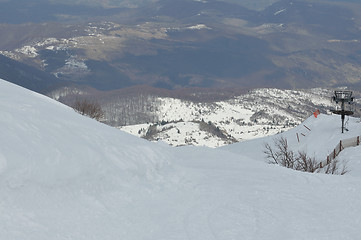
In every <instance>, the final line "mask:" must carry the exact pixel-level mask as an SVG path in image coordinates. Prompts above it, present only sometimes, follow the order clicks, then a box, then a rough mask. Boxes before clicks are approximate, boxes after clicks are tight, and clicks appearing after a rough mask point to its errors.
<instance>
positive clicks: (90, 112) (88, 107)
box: [73, 99, 104, 121]
mask: <svg viewBox="0 0 361 240" xmlns="http://www.w3.org/2000/svg"><path fill="white" fill-rule="evenodd" d="M73 108H74V109H75V111H77V112H78V113H80V114H82V115H86V116H88V117H91V118H94V119H96V120H98V121H100V120H101V119H102V118H104V112H103V110H102V108H101V106H100V104H98V103H96V102H90V101H89V100H86V99H83V100H79V99H78V100H76V101H75V103H74V105H73Z"/></svg>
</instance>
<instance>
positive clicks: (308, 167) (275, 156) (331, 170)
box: [263, 137, 347, 175]
mask: <svg viewBox="0 0 361 240" xmlns="http://www.w3.org/2000/svg"><path fill="white" fill-rule="evenodd" d="M263 152H264V153H265V154H266V158H267V159H268V163H270V164H278V165H281V166H283V167H287V168H291V169H294V170H298V171H302V172H311V173H313V172H322V173H326V174H340V175H343V174H345V173H346V172H347V169H346V164H345V163H344V164H343V166H342V168H341V169H340V162H339V161H338V160H337V159H334V160H332V161H331V162H330V163H329V164H327V165H326V166H324V167H323V168H321V167H320V162H319V161H317V160H316V159H315V158H314V157H310V156H308V155H307V153H306V152H302V151H298V152H297V153H295V152H294V151H293V150H291V149H290V147H289V146H288V143H287V139H286V138H284V137H280V138H277V139H275V140H274V146H271V145H270V144H268V143H267V144H265V149H264V151H263Z"/></svg>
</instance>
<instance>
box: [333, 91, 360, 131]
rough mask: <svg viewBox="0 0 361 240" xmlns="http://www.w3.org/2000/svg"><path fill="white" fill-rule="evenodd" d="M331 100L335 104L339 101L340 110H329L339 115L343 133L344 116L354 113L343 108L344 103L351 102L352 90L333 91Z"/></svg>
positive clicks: (349, 103) (352, 98)
mask: <svg viewBox="0 0 361 240" xmlns="http://www.w3.org/2000/svg"><path fill="white" fill-rule="evenodd" d="M332 100H333V101H334V102H336V103H337V104H338V103H341V109H340V110H337V109H336V110H332V109H331V112H332V113H334V114H337V115H341V122H342V128H341V132H342V133H343V132H344V129H345V116H350V115H353V114H354V112H353V111H351V110H346V109H345V103H347V104H348V105H351V104H352V103H353V100H354V97H353V96H352V91H346V90H342V91H335V95H334V96H333V97H332ZM346 130H347V129H346Z"/></svg>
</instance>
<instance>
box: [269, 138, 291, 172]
mask: <svg viewBox="0 0 361 240" xmlns="http://www.w3.org/2000/svg"><path fill="white" fill-rule="evenodd" d="M274 145H275V149H273V148H272V147H271V145H269V144H268V143H267V144H265V150H264V151H263V152H264V153H265V154H266V157H267V159H268V160H269V161H268V162H269V163H271V164H279V165H281V166H283V167H287V168H294V164H295V161H296V160H295V156H294V152H293V151H291V150H290V149H289V147H288V143H287V139H286V138H283V137H281V138H277V139H275V140H274Z"/></svg>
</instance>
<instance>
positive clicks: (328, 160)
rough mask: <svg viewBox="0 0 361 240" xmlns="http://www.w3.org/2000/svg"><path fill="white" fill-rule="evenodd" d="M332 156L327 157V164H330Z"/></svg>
mask: <svg viewBox="0 0 361 240" xmlns="http://www.w3.org/2000/svg"><path fill="white" fill-rule="evenodd" d="M330 162H331V161H330V156H327V164H330Z"/></svg>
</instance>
